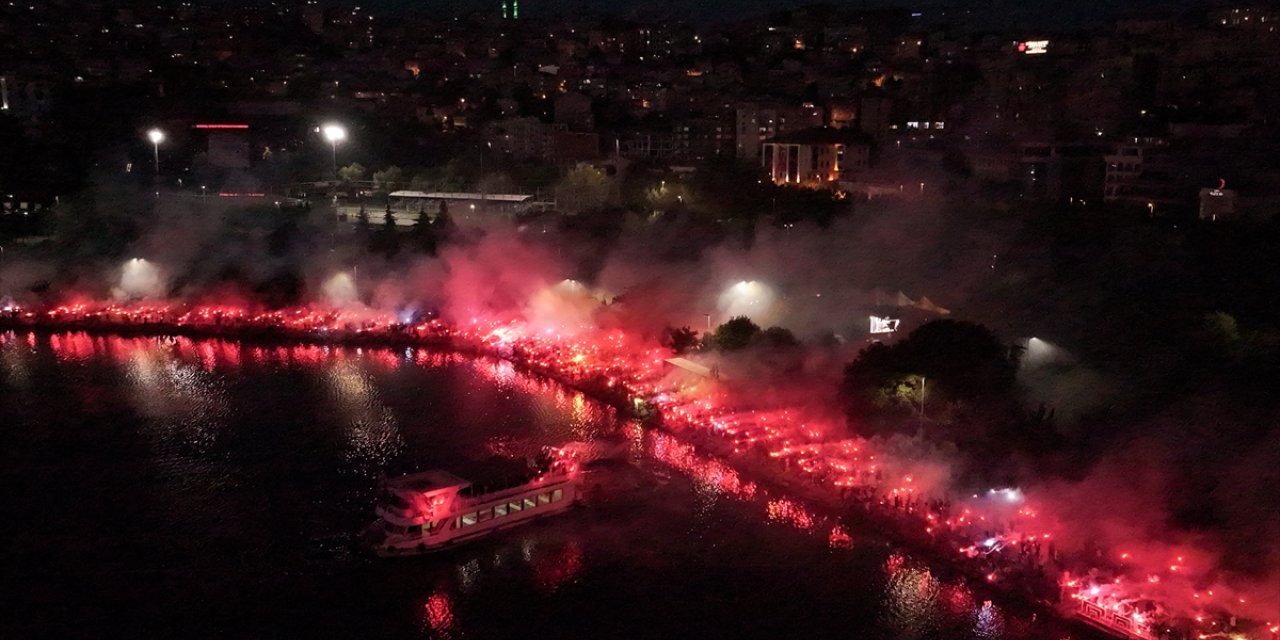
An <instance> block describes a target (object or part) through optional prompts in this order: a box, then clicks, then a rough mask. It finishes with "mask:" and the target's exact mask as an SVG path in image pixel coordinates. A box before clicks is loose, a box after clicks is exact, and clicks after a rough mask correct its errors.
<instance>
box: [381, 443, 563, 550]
mask: <svg viewBox="0 0 1280 640" xmlns="http://www.w3.org/2000/svg"><path fill="white" fill-rule="evenodd" d="M578 478H579V463H578V460H577V457H576V456H575V455H574V454H572V453H569V452H566V451H565V450H564V449H548V450H546V451H544V452H543V454H542V455H540V456H539V457H538V458H537V459H536V460H533V461H530V462H528V463H522V462H516V461H510V460H501V461H491V462H489V463H486V464H483V465H479V466H478V468H476V469H474V470H473V473H470V474H469V479H464V478H461V477H458V476H456V475H454V474H452V473H449V472H448V471H443V470H438V469H437V470H431V471H423V472H421V473H413V474H409V475H406V476H402V477H400V478H396V479H394V480H390V481H388V482H387V483H386V484H385V485H384V486H383V487H382V488H381V490H380V491H379V492H378V501H377V504H376V506H375V507H374V511H375V513H377V515H378V520H377V521H376V522H374V523H373V524H372V525H370V527H369V529H367V530H366V531H365V543H366V544H367V545H368V546H369V547H370V548H372V549H373V551H374V552H375V553H376V554H378V555H380V556H384V557H392V556H402V555H414V554H420V553H428V552H430V551H435V550H438V549H442V548H445V547H450V546H453V545H456V544H459V543H462V542H466V541H468V540H473V539H475V538H479V537H481V536H483V535H486V534H489V533H493V532H494V531H498V530H501V529H506V528H509V527H513V526H516V525H519V524H523V523H525V522H529V521H531V520H534V519H537V518H541V517H543V516H549V515H552V514H556V513H560V512H562V511H565V510H566V509H568V508H569V507H571V506H573V504H574V502H576V501H577V499H578V493H579V487H578V484H579V483H578Z"/></svg>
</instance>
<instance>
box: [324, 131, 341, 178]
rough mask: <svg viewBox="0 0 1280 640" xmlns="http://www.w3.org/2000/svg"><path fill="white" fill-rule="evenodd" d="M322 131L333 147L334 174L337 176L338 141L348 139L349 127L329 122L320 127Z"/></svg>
mask: <svg viewBox="0 0 1280 640" xmlns="http://www.w3.org/2000/svg"><path fill="white" fill-rule="evenodd" d="M320 132H321V133H322V134H324V139H325V140H328V141H329V144H330V145H331V146H332V147H333V176H334V177H335V178H336V177H338V143H339V142H341V141H343V140H346V139H347V128H346V127H344V126H342V125H340V124H336V123H329V124H326V125H324V126H322V127H320Z"/></svg>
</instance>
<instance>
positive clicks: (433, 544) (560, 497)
mask: <svg viewBox="0 0 1280 640" xmlns="http://www.w3.org/2000/svg"><path fill="white" fill-rule="evenodd" d="M539 489H540V491H539V493H546V494H552V493H554V494H555V496H557V498H556V499H555V500H553V501H550V502H545V503H543V502H539V501H538V500H537V496H538V495H539V493H529V492H521V493H516V494H511V495H507V496H505V497H501V498H497V497H495V499H493V500H487V501H483V502H481V503H478V504H476V505H474V506H472V507H468V508H465V509H463V510H461V511H460V512H458V513H454V514H451V515H450V516H449V517H447V518H446V519H445V520H446V524H445V525H444V526H442V527H441V529H440V530H439V531H437V532H435V533H430V532H427V531H423V532H422V533H421V535H419V536H417V537H412V536H404V535H388V534H385V533H384V532H383V531H382V530H381V527H382V526H383V521H382V520H379V521H377V522H375V523H374V524H373V525H371V526H370V529H369V530H368V531H367V532H366V543H367V545H368V546H369V547H370V548H371V550H372V551H373V552H374V553H375V554H376V555H378V556H381V557H384V558H398V557H402V556H412V555H421V554H426V553H431V552H433V551H439V550H442V549H448V548H452V547H455V546H457V545H459V544H464V543H466V542H470V541H472V540H475V539H477V538H481V537H484V536H487V535H489V534H491V533H494V532H496V531H501V530H503V529H510V528H512V527H516V526H519V525H521V524H524V523H526V522H532V521H534V520H538V519H541V518H544V517H547V516H550V515H555V514H558V513H563V512H564V511H567V510H568V509H569V508H570V507H572V506H573V505H574V504H575V503H576V502H577V501H578V492H577V486H576V483H573V482H564V483H556V484H554V485H550V486H545V487H540V488H539ZM528 500H531V501H533V502H535V503H536V504H535V506H528V502H527V501H528ZM513 502H514V503H524V506H523V507H522V508H521V509H520V510H519V511H515V510H510V509H509V507H510V506H511V503H513ZM495 507H496V509H495ZM464 512H465V513H464ZM480 518H483V520H480Z"/></svg>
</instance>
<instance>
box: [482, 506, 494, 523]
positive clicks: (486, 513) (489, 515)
mask: <svg viewBox="0 0 1280 640" xmlns="http://www.w3.org/2000/svg"><path fill="white" fill-rule="evenodd" d="M491 519H493V509H481V510H480V518H479V520H480V522H484V521H485V520H491Z"/></svg>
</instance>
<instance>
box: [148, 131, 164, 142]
mask: <svg viewBox="0 0 1280 640" xmlns="http://www.w3.org/2000/svg"><path fill="white" fill-rule="evenodd" d="M147 139H148V140H150V141H151V144H160V143H161V142H164V132H163V131H161V130H159V129H152V130H150V131H148V132H147Z"/></svg>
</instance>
